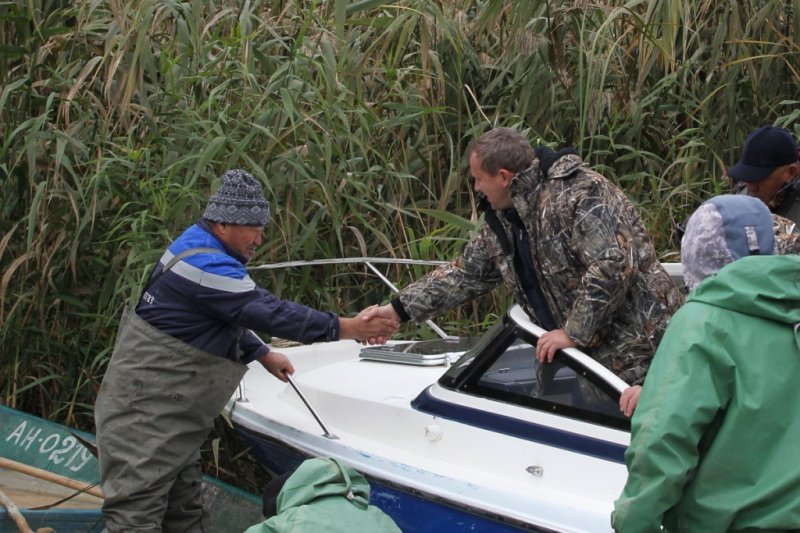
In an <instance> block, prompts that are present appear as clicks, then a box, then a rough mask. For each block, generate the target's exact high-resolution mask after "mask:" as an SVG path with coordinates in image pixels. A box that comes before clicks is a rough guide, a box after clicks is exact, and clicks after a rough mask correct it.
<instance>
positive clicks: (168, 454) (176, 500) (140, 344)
mask: <svg viewBox="0 0 800 533" xmlns="http://www.w3.org/2000/svg"><path fill="white" fill-rule="evenodd" d="M211 250H212V251H213V252H214V253H219V251H218V250H214V249H211ZM208 251H209V249H192V250H188V251H187V252H185V253H184V254H179V255H178V256H176V257H175V258H174V260H173V261H171V262H170V264H168V265H166V266H165V267H164V269H163V270H162V273H163V272H165V271H167V270H168V269H169V268H171V267H172V265H173V264H174V263H176V262H177V261H178V260H180V259H182V258H183V257H186V256H188V255H193V254H195V253H201V252H208ZM246 370H247V367H246V366H245V365H243V364H241V363H237V362H234V361H231V360H229V359H225V358H224V357H219V356H216V355H213V354H210V353H208V352H205V351H203V350H200V349H198V348H195V347H193V346H190V345H189V344H187V343H185V342H183V341H181V340H178V339H176V338H174V337H171V336H170V335H167V334H166V333H163V332H162V331H160V330H159V329H157V328H155V327H153V326H152V325H150V324H149V323H148V322H146V321H145V320H143V319H141V318H139V316H138V315H137V314H136V312H135V311H134V309H133V308H132V307H128V308H126V309H125V311H124V313H123V315H122V320H121V321H120V327H119V332H118V334H117V340H116V343H115V345H114V352H113V354H112V356H111V361H110V363H109V365H108V370H107V371H106V374H105V377H104V378H103V383H102V385H101V387H100V393H99V394H98V397H97V402H96V405H95V421H96V423H97V444H98V449H99V460H100V478H101V487H102V489H103V493H104V495H105V502H104V504H103V514H104V515H105V518H106V527H107V529H108V531H109V532H111V533H115V532H117V531H136V532H140V531H147V532H160V531H165V532H166V531H175V532H178V531H180V532H195V531H200V532H202V531H207V527H206V525H205V524H206V522H207V517H205V514H204V512H203V508H202V490H201V489H202V472H201V469H200V446H201V445H202V444H203V442H204V441H205V439H206V437H207V436H208V433H209V432H210V431H211V428H212V427H213V422H214V418H215V417H216V416H217V415H218V414H219V413H220V411H221V410H222V408H223V407H224V406H225V403H226V402H227V401H228V399H229V398H230V397H231V395H232V394H233V392H234V391H235V390H236V387H237V385H238V384H239V382H240V381H241V379H242V376H244V373H245V371H246Z"/></svg>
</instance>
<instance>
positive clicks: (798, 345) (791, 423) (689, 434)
mask: <svg viewBox="0 0 800 533" xmlns="http://www.w3.org/2000/svg"><path fill="white" fill-rule="evenodd" d="M798 326H800V256H797V255H788V256H753V257H746V258H743V259H739V260H738V261H734V262H733V263H730V264H728V265H726V266H725V267H724V268H722V269H721V270H720V271H719V272H718V273H717V275H715V276H712V277H711V278H708V279H706V280H705V281H703V282H702V283H701V284H700V285H698V286H697V288H696V289H695V290H694V291H693V292H692V293H691V295H690V296H689V298H688V300H687V303H686V304H685V305H684V306H683V307H682V308H681V309H680V310H679V311H678V312H677V313H676V314H675V316H674V317H673V318H672V321H671V322H670V324H669V326H668V328H667V331H666V333H665V334H664V338H663V339H662V341H661V345H660V346H659V348H658V351H657V352H656V355H655V357H654V358H653V363H652V365H651V366H650V372H649V373H648V375H647V379H646V380H645V384H644V389H643V391H642V396H641V399H640V401H639V405H638V407H637V408H636V411H635V413H634V415H633V421H632V437H631V445H630V447H629V448H628V450H627V452H626V454H625V461H626V463H627V465H628V471H629V476H628V482H627V484H626V485H625V489H624V490H623V492H622V495H621V496H620V498H619V499H618V500H617V501H616V502H615V512H614V515H613V520H612V521H613V525H614V528H615V529H616V530H617V531H621V532H622V533H633V532H638V531H648V532H649V531H653V532H657V531H659V526H660V525H661V524H662V519H663V524H664V526H665V529H666V530H667V531H670V532H674V531H687V532H689V531H691V532H700V531H701V532H703V533H713V532H716V531H761V532H763V531H785V530H794V529H797V528H800V455H798V451H800V392H798V391H799V390H800V389H799V388H798V387H800V385H799V384H800V333H799V332H798Z"/></svg>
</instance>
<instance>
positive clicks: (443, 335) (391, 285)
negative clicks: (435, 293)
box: [364, 261, 450, 339]
mask: <svg viewBox="0 0 800 533" xmlns="http://www.w3.org/2000/svg"><path fill="white" fill-rule="evenodd" d="M364 264H365V265H367V266H368V267H369V269H370V270H372V272H373V273H374V274H375V275H376V276H378V277H379V278H380V279H381V281H383V282H384V283H385V284H386V285H387V286H388V287H389V288H390V289H392V290H393V291H394V292H400V289H398V288H397V287H396V286H395V284H394V283H392V282H391V281H389V278H387V277H386V276H384V275H383V274H382V273H381V271H380V270H378V269H377V268H375V266H374V265H373V264H372V263H371V262H369V261H365V263H364ZM425 323H426V324H428V327H429V328H431V329H432V330H433V331H435V332H436V334H437V335H439V336H440V337H441V338H443V339H446V338H448V337H449V336H450V335H448V334H447V333H445V332H444V330H443V329H442V328H440V327H439V326H437V325H436V323H434V321H433V320H430V319H428V320H426V321H425Z"/></svg>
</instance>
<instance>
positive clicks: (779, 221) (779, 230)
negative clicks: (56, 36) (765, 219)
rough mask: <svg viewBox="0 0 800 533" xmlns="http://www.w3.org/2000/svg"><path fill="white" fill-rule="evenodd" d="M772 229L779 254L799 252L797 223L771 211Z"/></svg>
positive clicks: (799, 241) (799, 240) (799, 232)
mask: <svg viewBox="0 0 800 533" xmlns="http://www.w3.org/2000/svg"><path fill="white" fill-rule="evenodd" d="M772 229H773V230H774V231H775V244H776V246H777V248H778V250H777V253H778V254H779V255H786V254H800V228H798V227H797V224H795V223H794V222H792V221H791V220H789V219H788V218H784V217H782V216H780V215H776V214H775V213H773V214H772Z"/></svg>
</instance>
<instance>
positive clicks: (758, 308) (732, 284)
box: [687, 255, 800, 325]
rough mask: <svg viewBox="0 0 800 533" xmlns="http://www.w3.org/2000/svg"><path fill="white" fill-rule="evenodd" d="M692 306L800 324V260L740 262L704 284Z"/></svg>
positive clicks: (760, 258)
mask: <svg viewBox="0 0 800 533" xmlns="http://www.w3.org/2000/svg"><path fill="white" fill-rule="evenodd" d="M689 302H703V303H706V304H709V305H713V306H716V307H721V308H724V309H729V310H731V311H736V312H739V313H744V314H747V315H752V316H757V317H761V318H765V319H767V320H772V321H775V322H782V323H785V324H790V325H795V324H800V256H798V255H771V256H749V257H743V258H742V259H737V260H736V261H734V262H732V263H729V264H727V265H725V266H724V267H723V268H722V269H720V271H719V272H717V274H716V275H713V276H711V277H709V278H707V279H705V280H704V281H703V282H702V283H700V284H699V285H698V286H697V288H695V290H694V291H692V292H691V294H690V295H689V298H688V299H687V303H689Z"/></svg>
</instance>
